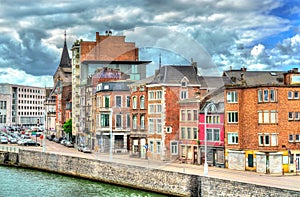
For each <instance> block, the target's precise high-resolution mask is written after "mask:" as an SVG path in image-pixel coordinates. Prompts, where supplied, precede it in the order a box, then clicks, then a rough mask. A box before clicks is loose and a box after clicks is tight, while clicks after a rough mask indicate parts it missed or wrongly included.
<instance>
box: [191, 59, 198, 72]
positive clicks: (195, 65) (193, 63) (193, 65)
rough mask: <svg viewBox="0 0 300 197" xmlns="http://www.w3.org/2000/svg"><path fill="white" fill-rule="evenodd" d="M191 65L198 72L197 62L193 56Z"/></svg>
mask: <svg viewBox="0 0 300 197" xmlns="http://www.w3.org/2000/svg"><path fill="white" fill-rule="evenodd" d="M191 66H192V67H193V68H194V70H195V72H196V73H197V74H198V68H197V62H194V60H193V58H191Z"/></svg>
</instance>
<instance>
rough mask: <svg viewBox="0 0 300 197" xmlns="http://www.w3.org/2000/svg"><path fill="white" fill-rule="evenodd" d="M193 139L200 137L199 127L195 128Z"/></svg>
mask: <svg viewBox="0 0 300 197" xmlns="http://www.w3.org/2000/svg"><path fill="white" fill-rule="evenodd" d="M193 139H194V140H196V139H198V129H197V128H193Z"/></svg>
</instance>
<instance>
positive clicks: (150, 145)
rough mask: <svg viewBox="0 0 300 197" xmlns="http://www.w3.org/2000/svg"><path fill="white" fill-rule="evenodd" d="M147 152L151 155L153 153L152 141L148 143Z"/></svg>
mask: <svg viewBox="0 0 300 197" xmlns="http://www.w3.org/2000/svg"><path fill="white" fill-rule="evenodd" d="M149 151H150V152H151V153H153V151H154V146H153V141H149Z"/></svg>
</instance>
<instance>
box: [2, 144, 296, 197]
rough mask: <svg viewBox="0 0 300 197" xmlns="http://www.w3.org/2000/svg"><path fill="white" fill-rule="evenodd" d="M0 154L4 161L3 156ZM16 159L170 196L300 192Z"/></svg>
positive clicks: (74, 161) (30, 155)
mask: <svg viewBox="0 0 300 197" xmlns="http://www.w3.org/2000/svg"><path fill="white" fill-rule="evenodd" d="M0 155H1V154H0ZM3 155H4V154H3ZM9 157H12V158H13V159H16V160H17V158H16V153H9ZM0 158H1V160H0V164H1V163H2V164H3V159H4V156H2V157H0ZM18 161H19V165H20V166H23V167H30V168H35V169H41V170H46V171H51V172H57V173H61V174H67V175H72V176H78V177H83V178H88V179H92V180H98V181H103V182H108V183H113V184H117V185H122V186H128V187H133V188H137V189H143V190H149V191H155V192H159V193H164V194H168V195H172V196H243V197H244V196H246V197H247V196H249V197H250V196H251V197H252V196H280V197H285V196H286V197H293V196H300V192H298V191H292V190H285V189H280V188H273V187H266V186H260V185H255V184H248V183H241V182H236V181H230V180H223V179H217V178H211V177H202V176H198V175H192V174H184V173H178V172H171V171H164V170H159V169H148V168H144V167H139V166H129V165H124V164H119V163H110V162H105V161H99V160H94V159H85V158H79V157H73V156H67V155H60V154H51V153H43V152H39V151H29V150H20V151H19V158H18Z"/></svg>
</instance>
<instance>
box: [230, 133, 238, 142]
mask: <svg viewBox="0 0 300 197" xmlns="http://www.w3.org/2000/svg"><path fill="white" fill-rule="evenodd" d="M238 143H239V136H238V133H228V144H238Z"/></svg>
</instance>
